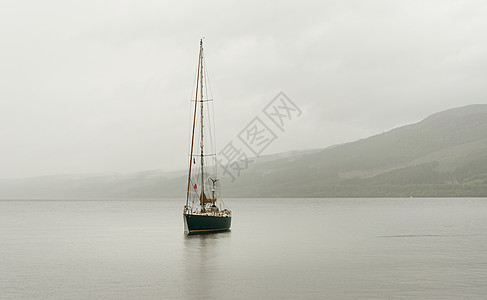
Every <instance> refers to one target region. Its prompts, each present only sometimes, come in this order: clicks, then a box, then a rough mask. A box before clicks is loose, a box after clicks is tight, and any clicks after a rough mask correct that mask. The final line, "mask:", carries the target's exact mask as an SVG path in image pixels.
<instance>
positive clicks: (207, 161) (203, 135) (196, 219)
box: [183, 39, 232, 234]
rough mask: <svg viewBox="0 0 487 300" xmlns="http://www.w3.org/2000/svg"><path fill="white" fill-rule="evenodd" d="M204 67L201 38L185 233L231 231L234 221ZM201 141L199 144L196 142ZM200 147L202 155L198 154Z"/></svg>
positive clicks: (201, 41)
mask: <svg viewBox="0 0 487 300" xmlns="http://www.w3.org/2000/svg"><path fill="white" fill-rule="evenodd" d="M205 67H206V66H205V63H204V59H203V39H201V40H200V49H199V56H198V69H197V77H196V78H197V79H196V88H195V89H196V92H195V98H194V99H193V100H192V101H194V105H192V107H193V115H192V132H191V146H190V150H189V171H188V185H187V189H186V204H185V206H184V210H183V219H184V232H185V233H186V234H197V233H209V232H219V231H228V230H230V226H231V223H232V211H231V210H230V209H229V208H228V207H227V206H225V204H224V203H223V200H222V199H221V190H220V181H219V179H218V172H217V170H218V168H217V163H216V162H217V159H216V152H214V151H215V139H214V135H213V133H212V130H211V129H212V125H213V126H214V123H213V121H212V118H211V116H210V113H209V112H210V111H211V109H210V106H212V103H213V100H212V99H211V97H208V95H209V92H208V84H207V78H208V76H207V73H206V68H205ZM210 91H211V89H210ZM211 108H212V107H211ZM205 112H206V113H207V114H205ZM213 131H214V130H213ZM198 142H199V147H198V145H196V143H198ZM198 150H199V154H197V152H198ZM208 150H209V151H208Z"/></svg>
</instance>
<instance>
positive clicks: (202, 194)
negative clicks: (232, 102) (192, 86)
mask: <svg viewBox="0 0 487 300" xmlns="http://www.w3.org/2000/svg"><path fill="white" fill-rule="evenodd" d="M200 52H201V55H200V68H201V70H200V85H201V87H200V102H201V103H200V106H201V112H200V113H201V141H200V148H201V196H200V205H201V211H203V212H204V211H205V196H204V195H205V186H204V174H203V165H204V156H203V155H204V154H203V39H201V40H200Z"/></svg>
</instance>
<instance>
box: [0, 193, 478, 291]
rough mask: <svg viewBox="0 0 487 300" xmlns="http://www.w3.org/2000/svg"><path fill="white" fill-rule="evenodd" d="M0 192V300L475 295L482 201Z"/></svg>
mask: <svg viewBox="0 0 487 300" xmlns="http://www.w3.org/2000/svg"><path fill="white" fill-rule="evenodd" d="M226 202H227V204H228V205H229V206H230V207H231V208H232V209H233V211H234V215H233V220H232V231H231V232H227V233H218V234H210V235H199V236H189V237H188V236H185V235H184V234H183V221H182V207H183V204H184V200H183V199H152V200H151V199H149V200H147V199H131V200H126V199H125V200H121V199H120V200H117V199H109V200H96V201H95V200H69V201H68V200H21V201H19V200H17V201H7V200H5V201H0V299H163V298H169V299H175V298H176V299H177V298H185V299H209V298H215V299H253V298H255V299H319V298H321V299H323V298H325V299H357V298H360V299H413V298H415V299H480V298H485V297H486V295H487V199H485V198H481V199H480V198H478V199H248V200H246V199H230V200H227V201H226Z"/></svg>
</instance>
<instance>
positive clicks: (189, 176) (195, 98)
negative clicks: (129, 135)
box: [186, 40, 203, 208]
mask: <svg viewBox="0 0 487 300" xmlns="http://www.w3.org/2000/svg"><path fill="white" fill-rule="evenodd" d="M202 51H203V40H200V53H199V54H198V72H197V73H198V75H197V76H196V95H195V96H194V116H193V131H192V133H191V150H190V155H189V173H188V188H187V189H186V208H187V207H188V202H189V187H190V185H191V166H192V165H193V164H192V163H193V145H194V128H195V125H196V108H197V104H198V79H199V77H200V65H201V56H202V54H203V53H202Z"/></svg>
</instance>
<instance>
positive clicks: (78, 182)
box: [0, 104, 487, 198]
mask: <svg viewBox="0 0 487 300" xmlns="http://www.w3.org/2000/svg"><path fill="white" fill-rule="evenodd" d="M318 138H319V137H318ZM185 173H186V172H185V171H181V172H174V173H163V172H161V171H146V172H139V173H134V174H125V175H117V174H108V175H106V174H105V175H104V174H95V175H59V176H45V177H36V178H26V179H3V180H0V198H26V197H30V198H42V197H184V195H185V188H186V175H185ZM222 186H223V192H224V193H223V196H224V197H409V196H414V197H487V105H485V104H483V105H470V106H465V107H461V108H455V109H450V110H447V111H444V112H440V113H437V114H434V115H431V116H430V117H428V118H426V119H424V120H423V121H421V122H418V123H416V124H412V125H408V126H403V127H400V128H396V129H393V130H391V131H388V132H385V133H382V134H379V135H376V136H372V137H369V138H366V139H362V140H359V141H355V142H352V143H347V144H342V145H337V146H333V147H329V148H327V149H322V150H311V151H302V152H290V153H283V154H276V155H268V156H266V157H261V158H256V159H255V160H254V162H253V163H251V164H250V165H249V168H248V169H247V170H244V171H242V173H241V175H240V176H239V177H237V178H236V180H235V181H234V182H231V181H230V180H229V178H228V177H225V176H224V177H223V178H222Z"/></svg>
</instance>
